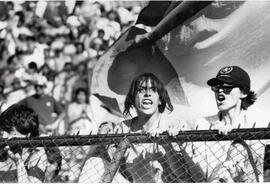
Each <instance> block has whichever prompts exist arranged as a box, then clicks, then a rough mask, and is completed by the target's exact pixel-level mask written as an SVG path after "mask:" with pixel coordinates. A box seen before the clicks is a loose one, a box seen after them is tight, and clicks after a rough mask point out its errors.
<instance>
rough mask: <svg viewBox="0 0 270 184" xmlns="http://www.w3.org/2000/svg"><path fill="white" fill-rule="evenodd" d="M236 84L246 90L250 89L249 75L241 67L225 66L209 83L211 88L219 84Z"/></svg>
mask: <svg viewBox="0 0 270 184" xmlns="http://www.w3.org/2000/svg"><path fill="white" fill-rule="evenodd" d="M222 82H225V83H229V84H236V85H239V86H241V87H243V88H244V89H247V90H249V89H250V78H249V75H248V73H247V72H246V71H245V70H243V69H242V68H240V67H239V66H225V67H223V68H221V69H220V70H219V72H218V74H217V76H216V77H215V78H212V79H210V80H208V81H207V84H208V85H209V86H215V85H217V84H219V83H222Z"/></svg>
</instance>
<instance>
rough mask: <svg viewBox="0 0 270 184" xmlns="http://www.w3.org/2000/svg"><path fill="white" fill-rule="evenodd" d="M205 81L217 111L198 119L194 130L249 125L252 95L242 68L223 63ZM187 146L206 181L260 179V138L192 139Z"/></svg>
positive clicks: (226, 131) (233, 127)
mask: <svg viewBox="0 0 270 184" xmlns="http://www.w3.org/2000/svg"><path fill="white" fill-rule="evenodd" d="M207 84H208V85H209V86H210V87H211V89H212V91H213V92H214V95H215V99H216V104H217V108H218V110H219V111H218V113H217V114H215V115H213V116H208V117H204V118H202V119H200V120H198V121H197V122H196V123H195V127H194V129H196V130H215V129H216V130H218V131H219V133H221V134H227V133H228V132H229V131H231V130H232V129H236V128H253V126H254V125H255V124H254V123H255V121H256V120H254V116H252V115H251V114H249V113H248V111H247V109H248V108H249V107H250V106H251V105H252V104H253V103H254V102H255V101H256V94H255V93H254V91H252V90H251V86H250V77H249V75H248V73H247V72H246V71H245V70H244V69H242V68H240V67H239V66H225V67H223V68H221V69H220V70H219V72H218V74H217V76H216V77H214V78H212V79H210V80H208V81H207ZM255 118H256V117H255ZM265 127H267V124H265ZM188 148H190V150H189V151H188V152H189V153H190V155H191V157H192V158H193V160H194V162H195V163H198V164H199V165H200V166H201V168H202V169H203V171H204V173H205V180H206V181H207V182H259V181H262V180H263V160H264V148H265V143H264V142H263V141H261V140H253V141H241V142H236V141H218V142H216V141H212V142H208V141H206V142H194V143H192V146H190V147H188ZM249 152H251V154H249ZM252 160H253V161H252Z"/></svg>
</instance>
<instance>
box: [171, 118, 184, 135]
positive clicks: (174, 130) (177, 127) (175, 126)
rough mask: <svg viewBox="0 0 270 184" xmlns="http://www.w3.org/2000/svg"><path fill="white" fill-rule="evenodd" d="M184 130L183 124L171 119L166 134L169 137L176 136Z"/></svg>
mask: <svg viewBox="0 0 270 184" xmlns="http://www.w3.org/2000/svg"><path fill="white" fill-rule="evenodd" d="M183 129H184V124H183V123H182V122H181V121H180V120H177V119H173V120H172V121H171V122H170V124H169V126H168V130H167V131H168V133H169V135H170V136H176V135H178V134H179V132H180V131H182V130H183Z"/></svg>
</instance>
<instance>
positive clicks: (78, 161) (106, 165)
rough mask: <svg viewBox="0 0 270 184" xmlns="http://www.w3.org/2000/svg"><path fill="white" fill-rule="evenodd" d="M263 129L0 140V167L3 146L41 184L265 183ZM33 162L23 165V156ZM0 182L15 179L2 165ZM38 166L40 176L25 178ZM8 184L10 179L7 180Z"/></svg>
mask: <svg viewBox="0 0 270 184" xmlns="http://www.w3.org/2000/svg"><path fill="white" fill-rule="evenodd" d="M268 144H270V134H269V129H267V128H253V129H235V130H232V131H231V132H229V133H228V134H227V135H221V134H219V133H218V131H215V130H198V131H183V132H180V133H179V134H178V135H177V136H175V137H172V136H169V135H168V134H166V133H163V134H161V135H160V136H159V137H151V136H149V135H148V134H99V135H85V136H82V135H74V136H50V137H39V138H13V139H0V148H1V155H0V159H1V160H0V161H2V159H3V158H4V157H5V154H4V151H5V149H3V148H4V147H6V146H7V145H8V146H9V147H10V150H11V151H12V152H14V153H16V152H20V151H21V152H23V154H22V155H23V157H25V158H24V159H23V160H24V161H25V162H24V164H25V167H27V171H28V175H33V176H36V177H39V178H41V180H42V181H44V182H83V183H92V182H93V183H97V182H117V183H123V182H125V183H126V182H146V181H147V182H212V181H214V182H259V181H263V180H264V181H269V171H270V165H269V163H270V159H269V158H270V151H269V150H270V149H269V146H268ZM34 153H36V156H35V157H34V159H31V160H29V159H28V158H29V155H30V156H33V154H34ZM5 163H6V165H3V164H1V167H8V169H6V170H5V171H6V172H3V171H2V170H3V168H0V181H2V182H3V181H5V182H8V178H10V176H12V177H15V178H19V176H17V174H16V166H15V165H12V164H10V163H11V161H9V160H6V161H5ZM37 165H39V167H40V168H45V169H44V174H43V175H42V174H41V173H33V172H32V173H31V167H34V166H37ZM13 179H14V178H13Z"/></svg>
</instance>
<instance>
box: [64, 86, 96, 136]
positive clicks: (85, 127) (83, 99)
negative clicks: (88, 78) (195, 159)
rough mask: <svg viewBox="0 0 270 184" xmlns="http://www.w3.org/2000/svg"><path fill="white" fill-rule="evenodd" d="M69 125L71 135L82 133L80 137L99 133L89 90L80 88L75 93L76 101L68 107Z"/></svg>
mask: <svg viewBox="0 0 270 184" xmlns="http://www.w3.org/2000/svg"><path fill="white" fill-rule="evenodd" d="M67 123H68V125H67V126H68V130H69V134H77V133H78V132H80V135H88V134H89V133H90V132H92V133H96V132H97V125H96V123H95V121H94V119H93V113H92V107H91V105H90V104H89V94H88V90H86V89H84V88H78V89H77V90H76V91H75V100H74V102H72V103H71V104H69V105H68V107H67Z"/></svg>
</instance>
